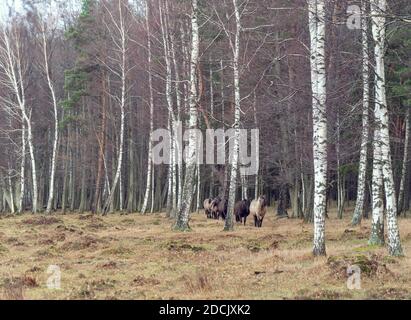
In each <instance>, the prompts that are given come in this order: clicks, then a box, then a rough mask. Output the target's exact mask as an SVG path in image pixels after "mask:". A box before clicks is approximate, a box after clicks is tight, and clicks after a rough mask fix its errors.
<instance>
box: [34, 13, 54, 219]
mask: <svg viewBox="0 0 411 320" xmlns="http://www.w3.org/2000/svg"><path fill="white" fill-rule="evenodd" d="M38 19H39V24H40V33H41V44H42V52H43V72H44V74H45V75H46V80H47V86H48V88H49V90H50V94H51V102H52V106H53V117H54V134H53V151H52V156H51V170H50V178H49V179H50V183H49V196H48V200H47V208H46V212H47V213H50V212H51V209H52V206H53V200H54V180H55V175H56V165H57V164H56V162H57V148H58V140H59V120H58V111H57V98H56V92H55V90H54V84H53V81H52V79H51V70H50V67H49V59H50V52H49V49H48V46H47V34H46V21H44V20H43V18H42V17H40V16H39V17H38Z"/></svg>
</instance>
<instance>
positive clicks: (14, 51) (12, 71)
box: [0, 26, 38, 213]
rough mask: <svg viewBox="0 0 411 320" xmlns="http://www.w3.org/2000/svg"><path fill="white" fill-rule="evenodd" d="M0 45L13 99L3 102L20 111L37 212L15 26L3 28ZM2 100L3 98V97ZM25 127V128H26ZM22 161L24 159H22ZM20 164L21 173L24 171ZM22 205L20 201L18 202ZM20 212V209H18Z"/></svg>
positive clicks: (0, 62)
mask: <svg viewBox="0 0 411 320" xmlns="http://www.w3.org/2000/svg"><path fill="white" fill-rule="evenodd" d="M0 41H1V43H0V70H1V72H2V74H3V76H4V77H3V79H2V84H3V85H4V86H5V87H6V88H7V89H8V90H10V92H11V93H12V95H13V96H14V97H15V101H16V102H14V100H6V101H5V102H6V103H7V105H8V106H9V107H11V108H16V109H18V110H19V111H20V113H21V117H22V121H23V122H24V123H25V124H24V125H23V126H22V144H23V146H25V138H24V137H25V134H24V133H25V131H26V130H27V144H28V146H29V153H30V162H31V174H32V185H33V190H32V212H33V213H36V212H37V205H38V199H37V197H38V186H37V171H36V159H35V150H34V143H33V129H32V122H31V110H29V109H28V108H27V105H26V93H25V85H26V81H25V78H24V75H25V71H26V68H27V64H26V62H25V61H24V57H23V54H24V53H23V48H22V39H21V33H20V30H19V29H18V27H17V26H12V27H10V28H9V29H7V28H3V30H2V37H1V40H0ZM3 99H4V97H3ZM26 127H27V128H26ZM23 160H24V158H23ZM23 167H24V163H23V162H22V169H21V170H22V171H24V170H25V169H24V168H23ZM23 178H24V174H23ZM21 188H22V190H23V192H22V193H21V197H23V196H24V181H23V183H22V185H21ZM19 203H22V199H20V200H19ZM20 210H21V209H20Z"/></svg>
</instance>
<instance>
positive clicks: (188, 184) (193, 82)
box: [174, 0, 199, 231]
mask: <svg viewBox="0 0 411 320" xmlns="http://www.w3.org/2000/svg"><path fill="white" fill-rule="evenodd" d="M191 4H192V15H191V59H190V97H189V98H190V109H189V129H195V128H196V127H197V118H198V110H197V96H198V95H197V74H196V70H197V64H198V59H199V30H198V3H197V0H192V1H191ZM196 147H197V135H196V133H195V132H194V130H191V131H190V134H189V137H188V152H187V160H186V174H185V177H184V186H183V193H182V201H181V207H180V208H179V211H178V214H177V221H176V224H175V226H174V228H175V229H177V230H181V231H185V230H188V229H189V228H190V227H189V224H188V222H189V217H190V208H191V204H192V201H193V191H194V181H195V169H196V160H197V155H196Z"/></svg>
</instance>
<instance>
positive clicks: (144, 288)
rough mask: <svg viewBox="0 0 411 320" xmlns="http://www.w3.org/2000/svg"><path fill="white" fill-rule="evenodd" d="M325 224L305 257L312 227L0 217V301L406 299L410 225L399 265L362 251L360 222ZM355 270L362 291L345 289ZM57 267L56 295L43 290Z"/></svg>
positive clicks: (365, 227)
mask: <svg viewBox="0 0 411 320" xmlns="http://www.w3.org/2000/svg"><path fill="white" fill-rule="evenodd" d="M330 216H331V218H330V219H327V221H326V224H327V226H326V228H327V231H326V238H327V257H321V258H314V257H313V256H312V255H311V247H312V225H311V224H305V223H303V222H301V221H300V220H297V219H280V220H276V219H275V217H274V212H273V210H272V209H271V210H270V211H269V212H268V214H267V217H266V219H265V220H264V224H263V227H262V228H261V229H256V228H254V227H253V226H252V225H251V220H250V222H249V224H248V225H247V226H245V227H244V226H241V225H236V228H235V231H234V232H223V231H222V229H223V224H222V222H221V221H215V220H206V219H205V217H204V215H203V214H202V213H201V214H196V213H194V214H193V215H192V219H191V222H190V225H191V227H192V229H193V230H192V231H191V232H187V233H179V232H175V231H172V229H171V224H172V222H171V221H170V220H169V219H167V218H166V217H165V216H164V215H163V214H156V215H149V216H141V215H139V214H130V215H127V216H125V215H119V214H114V215H108V216H106V217H100V216H91V215H81V216H80V215H78V214H70V215H61V214H57V215H55V216H47V217H44V216H32V215H29V214H25V215H22V216H6V217H5V216H3V217H0V285H1V286H2V288H1V290H0V298H3V299H385V298H387V299H410V298H411V289H410V288H411V258H410V257H411V219H400V221H399V224H400V230H401V236H402V243H403V248H404V252H405V257H403V258H391V257H389V256H387V251H386V249H385V248H380V247H369V246H368V245H367V239H368V235H369V231H370V221H369V220H368V221H367V220H366V221H364V222H363V224H362V225H361V226H360V227H356V228H353V227H351V226H350V225H349V217H348V216H347V217H346V218H345V219H343V220H338V219H336V218H335V212H332V213H331V214H330ZM350 264H358V265H359V266H360V267H361V270H362V289H361V290H349V289H347V287H346V280H347V278H346V277H347V275H346V268H347V266H349V265H350ZM49 265H58V266H59V267H60V269H61V289H60V290H58V289H48V288H47V286H46V281H47V277H49V275H48V274H47V268H48V266H49Z"/></svg>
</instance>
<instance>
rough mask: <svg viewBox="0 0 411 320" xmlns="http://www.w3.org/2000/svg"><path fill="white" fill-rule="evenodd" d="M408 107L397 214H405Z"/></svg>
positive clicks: (408, 132) (407, 162)
mask: <svg viewBox="0 0 411 320" xmlns="http://www.w3.org/2000/svg"><path fill="white" fill-rule="evenodd" d="M410 123H411V119H410V107H407V111H406V112H405V138H404V155H403V158H402V168H401V181H400V190H399V195H398V215H400V214H401V213H402V212H403V213H404V216H405V205H404V204H405V201H404V200H405V184H406V182H407V181H408V179H407V173H408V165H409V155H408V153H409V144H410Z"/></svg>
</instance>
